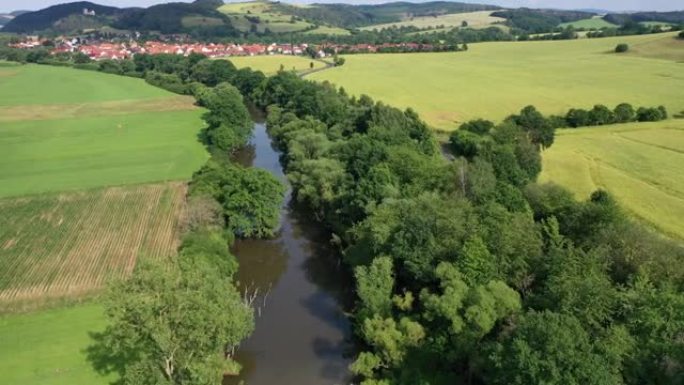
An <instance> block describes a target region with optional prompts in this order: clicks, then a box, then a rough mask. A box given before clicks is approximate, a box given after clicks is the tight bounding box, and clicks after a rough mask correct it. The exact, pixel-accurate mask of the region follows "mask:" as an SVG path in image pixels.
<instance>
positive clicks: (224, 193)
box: [190, 160, 285, 237]
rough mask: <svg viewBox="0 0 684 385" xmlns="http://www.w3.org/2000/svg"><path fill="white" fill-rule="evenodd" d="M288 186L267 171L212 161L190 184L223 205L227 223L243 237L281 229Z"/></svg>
mask: <svg viewBox="0 0 684 385" xmlns="http://www.w3.org/2000/svg"><path fill="white" fill-rule="evenodd" d="M284 193H285V187H284V186H283V185H282V183H281V182H280V181H279V180H278V179H276V178H275V177H274V176H273V175H271V174H270V173H269V172H268V171H266V170H263V169H259V168H242V167H240V166H236V165H232V164H228V163H224V162H219V161H215V160H210V161H209V162H208V163H207V164H206V165H205V166H204V167H202V168H201V169H200V170H199V171H198V172H197V173H195V175H194V176H193V180H192V182H191V184H190V194H191V195H207V196H211V197H212V198H214V199H216V200H217V201H218V202H219V203H220V204H221V206H222V207H223V215H224V216H225V218H226V226H227V228H228V230H229V231H231V232H233V233H234V234H235V235H237V236H240V237H270V236H273V235H274V234H275V231H276V230H277V229H278V225H279V219H280V207H281V205H282V201H283V197H284Z"/></svg>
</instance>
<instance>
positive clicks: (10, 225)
mask: <svg viewBox="0 0 684 385" xmlns="http://www.w3.org/2000/svg"><path fill="white" fill-rule="evenodd" d="M184 199H185V186H184V184H182V183H166V184H157V185H139V186H132V187H109V188H104V189H99V190H95V191H80V192H75V193H62V194H48V195H38V196H31V197H22V198H10V199H2V200H0V211H2V213H3V215H2V217H1V218H0V311H2V310H3V308H15V307H21V306H22V305H24V304H28V305H32V304H34V303H36V302H41V301H46V300H51V299H57V298H66V297H69V298H73V297H80V296H83V295H87V294H91V293H92V292H94V291H96V290H97V289H99V288H101V287H102V286H103V285H104V284H105V283H106V282H107V280H109V279H112V278H121V277H126V276H127V275H128V274H130V272H131V271H132V269H133V267H134V266H135V262H136V259H137V257H138V256H139V255H144V256H149V257H153V258H159V257H163V256H170V255H172V254H173V253H174V252H175V250H176V246H177V244H176V238H177V232H178V227H179V220H180V218H181V215H182V212H183V205H184V203H183V202H184Z"/></svg>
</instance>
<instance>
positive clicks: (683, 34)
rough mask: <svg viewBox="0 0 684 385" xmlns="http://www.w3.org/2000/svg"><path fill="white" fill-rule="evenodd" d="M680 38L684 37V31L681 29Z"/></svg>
mask: <svg viewBox="0 0 684 385" xmlns="http://www.w3.org/2000/svg"><path fill="white" fill-rule="evenodd" d="M679 38H680V39H684V31H681V32H680V33H679Z"/></svg>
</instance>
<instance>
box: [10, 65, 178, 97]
mask: <svg viewBox="0 0 684 385" xmlns="http://www.w3.org/2000/svg"><path fill="white" fill-rule="evenodd" d="M171 96H173V94H171V93H169V92H167V91H164V90H162V89H160V88H156V87H152V86H150V85H149V84H147V83H145V82H144V81H143V80H141V79H134V78H130V77H124V76H118V75H110V74H105V73H101V72H95V71H84V70H75V69H72V68H66V67H53V66H46V65H35V64H34V65H22V66H7V67H6V66H2V67H0V106H17V105H30V104H71V103H85V102H88V103H93V102H107V101H116V100H144V99H161V98H167V97H171Z"/></svg>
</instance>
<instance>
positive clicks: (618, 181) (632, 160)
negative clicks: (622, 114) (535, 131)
mask: <svg viewBox="0 0 684 385" xmlns="http://www.w3.org/2000/svg"><path fill="white" fill-rule="evenodd" d="M543 159H544V165H543V171H542V175H541V177H540V180H541V181H542V182H549V181H551V182H555V183H558V184H560V185H563V186H565V187H567V188H569V189H570V190H571V191H573V192H575V194H576V195H577V197H578V198H581V199H584V198H587V197H588V196H589V194H590V193H591V192H592V191H594V190H596V189H597V188H604V189H606V190H608V191H610V192H611V193H612V194H614V195H615V196H616V197H617V198H618V200H619V202H620V203H621V204H622V205H623V207H625V208H626V209H627V210H628V211H629V212H631V213H632V214H634V215H635V216H636V217H637V218H639V219H641V220H643V221H645V222H647V223H648V224H650V225H651V226H652V227H654V228H656V229H658V230H660V231H662V232H664V233H666V234H668V235H671V236H675V237H678V238H680V239H684V221H682V218H684V178H683V177H682V175H684V120H669V121H663V122H656V123H633V124H626V125H614V126H606V127H587V128H581V129H574V130H560V131H558V135H557V138H556V142H555V143H554V145H553V146H552V147H551V148H550V149H549V150H546V151H545V152H544V154H543Z"/></svg>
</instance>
